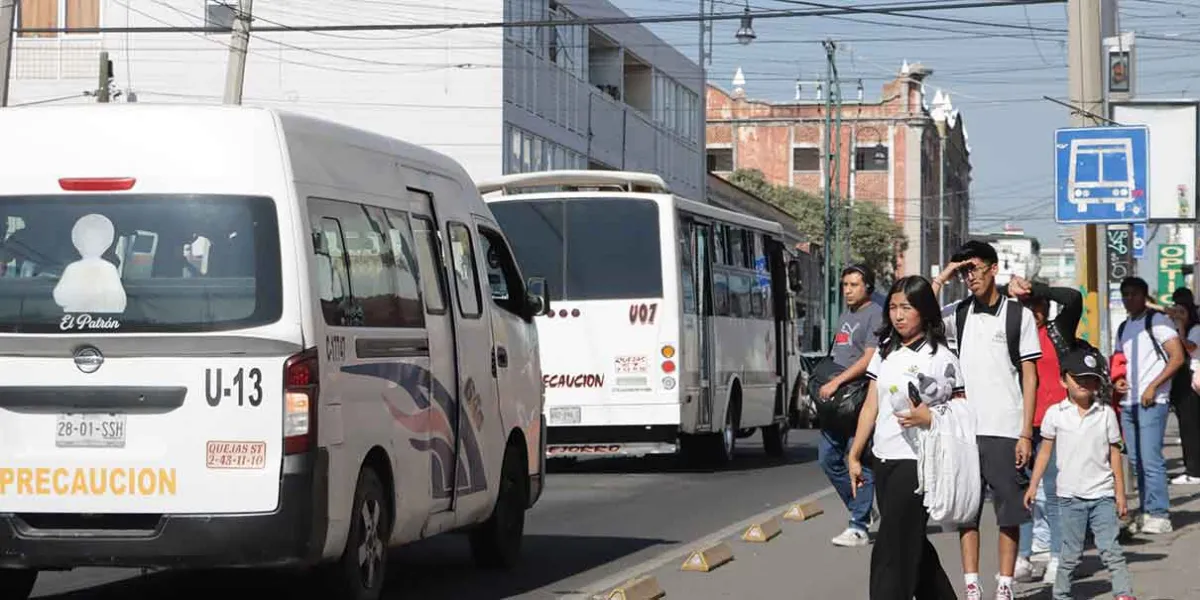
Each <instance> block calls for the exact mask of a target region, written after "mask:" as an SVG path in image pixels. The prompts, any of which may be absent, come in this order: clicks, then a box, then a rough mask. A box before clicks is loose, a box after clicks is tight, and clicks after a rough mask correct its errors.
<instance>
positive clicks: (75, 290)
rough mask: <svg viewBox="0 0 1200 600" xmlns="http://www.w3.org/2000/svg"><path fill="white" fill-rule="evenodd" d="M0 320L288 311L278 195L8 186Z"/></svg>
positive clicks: (270, 315) (201, 327)
mask: <svg viewBox="0 0 1200 600" xmlns="http://www.w3.org/2000/svg"><path fill="white" fill-rule="evenodd" d="M0 227H2V231H0V332H7V333H59V332H61V333H136V332H192V331H222V330H230V329H240V328H246V327H252V326H257V325H263V324H268V323H273V322H275V321H277V320H278V319H279V317H280V314H281V312H282V291H281V283H280V266H279V261H280V250H279V227H278V219H277V216H276V213H275V203H274V202H273V201H272V200H271V199H270V198H262V197H246V196H213V195H144V194H89V195H72V196H27V197H13V196H0Z"/></svg>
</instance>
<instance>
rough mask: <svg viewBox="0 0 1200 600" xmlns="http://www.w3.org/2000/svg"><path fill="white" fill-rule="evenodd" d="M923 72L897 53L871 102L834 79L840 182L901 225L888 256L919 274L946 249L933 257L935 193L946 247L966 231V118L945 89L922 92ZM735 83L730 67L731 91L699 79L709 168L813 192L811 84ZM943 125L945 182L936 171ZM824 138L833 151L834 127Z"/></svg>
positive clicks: (815, 137)
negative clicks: (763, 91) (756, 86)
mask: <svg viewBox="0 0 1200 600" xmlns="http://www.w3.org/2000/svg"><path fill="white" fill-rule="evenodd" d="M930 74H932V71H931V70H930V69H927V68H925V67H923V66H921V65H911V66H910V65H909V64H908V63H907V62H906V63H905V64H904V66H903V67H901V69H900V72H899V73H898V74H897V76H896V78H895V79H894V80H892V81H890V82H888V83H886V84H884V86H883V94H882V99H881V100H880V101H878V102H865V101H863V100H862V98H861V96H862V94H861V93H859V94H858V96H859V98H858V99H857V100H855V99H853V96H854V92H853V90H847V87H850V86H847V85H843V92H842V94H843V97H845V98H846V100H844V101H843V103H842V109H841V120H842V125H841V148H842V152H841V154H840V156H839V157H838V161H839V162H838V165H839V168H838V173H839V179H840V188H841V190H843V192H842V193H843V196H845V197H848V198H849V199H850V200H851V201H854V202H873V203H875V204H877V205H878V206H879V207H880V208H882V209H883V210H884V211H886V212H887V213H888V214H889V215H890V216H891V217H892V218H893V219H895V220H896V222H897V223H900V224H901V225H902V226H903V227H904V230H905V232H906V233H907V234H908V239H909V247H908V251H907V252H905V253H904V254H903V255H902V256H900V257H899V258H898V260H897V265H896V267H897V268H896V273H897V274H900V275H910V274H917V273H919V274H924V275H927V276H928V274H929V272H930V270H931V266H932V265H938V264H943V263H944V260H945V258H947V257H941V259H939V257H938V237H937V236H938V227H937V224H938V218H939V206H938V199H939V198H944V199H945V200H946V202H945V206H944V223H945V235H946V238H945V252H946V254H947V255H949V254H951V253H952V252H953V251H954V249H956V248H957V247H958V246H959V245H960V244H961V243H962V241H963V240H965V239H966V233H967V230H968V227H967V221H968V219H969V216H968V212H969V210H968V206H969V199H970V197H969V189H970V182H971V164H970V148H969V146H968V144H967V136H966V130H965V125H964V123H963V119H962V117H961V116H960V115H959V114H958V111H957V110H955V109H954V108H953V106H951V105H950V100H949V97H948V96H946V95H943V94H942V93H941V92H938V93H937V95H936V96H935V97H934V98H932V99H931V98H929V97H928V96H927V93H926V89H925V85H924V80H925V79H926V78H927V77H929V75H930ZM744 83H745V80H744V79H743V78H742V76H741V73H740V71H739V73H738V77H737V78H736V79H735V80H734V84H735V89H734V92H733V93H732V94H730V93H727V92H725V91H723V90H721V89H720V88H717V87H714V86H712V85H709V86H708V89H707V101H708V103H707V122H708V125H707V136H706V137H707V160H708V169H709V171H711V172H714V173H718V174H724V173H727V172H730V171H733V170H735V169H745V168H750V169H758V170H760V171H762V172H763V173H764V174H765V175H766V177H767V179H768V180H770V181H772V182H774V183H776V184H782V185H789V186H793V187H796V188H800V189H803V190H806V191H810V192H813V193H821V192H822V190H823V188H824V182H825V172H824V171H825V164H824V162H825V161H824V160H823V159H822V157H823V152H822V146H823V144H824V135H825V131H824V129H825V116H826V115H825V103H824V99H823V98H820V97H818V96H817V94H819V93H820V92H819V91H815V93H814V92H808V93H807V95H808V96H809V98H808V99H797V100H796V101H794V102H788V103H773V102H764V101H757V100H750V99H747V98H746V94H745V90H744V88H743V87H742V86H743V85H744ZM798 88H799V86H798ZM799 92H800V90H799V89H798V90H797V96H800V93H799ZM931 100H932V101H931ZM934 101H936V102H934ZM835 116H836V115H835ZM835 131H836V130H835ZM943 132H944V134H945V140H944V148H945V167H946V168H945V171H946V177H945V182H944V185H945V188H944V192H942V191H941V190H940V184H941V183H942V182H940V181H939V178H940V177H939V176H940V166H941V165H942V160H941V159H942V150H941V149H942V148H943V140H942V138H941V137H940V136H941V133H943ZM830 139H831V140H832V146H833V147H832V149H831V153H832V152H836V151H837V146H836V143H837V142H836V140H837V136H836V135H831V138H830ZM922 227H924V228H925V229H926V231H925V235H924V238H922V231H921V230H922ZM922 239H924V242H925V244H924V246H925V247H924V253H922V244H921V241H922ZM920 265H923V266H920Z"/></svg>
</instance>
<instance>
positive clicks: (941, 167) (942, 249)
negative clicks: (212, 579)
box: [936, 114, 949, 306]
mask: <svg viewBox="0 0 1200 600" xmlns="http://www.w3.org/2000/svg"><path fill="white" fill-rule="evenodd" d="M940 116H941V117H942V118H941V119H938V120H937V121H936V125H937V130H938V254H937V261H938V269H939V270H940V269H944V268H946V230H947V229H949V228H948V227H947V226H946V128H947V126H948V125H949V123H947V122H946V118H947V117H948V116H949V115H945V114H943V115H940ZM945 294H946V286H944V285H943V286H942V287H940V288H938V305H939V306H941V305H944V304H945V300H944V299H945Z"/></svg>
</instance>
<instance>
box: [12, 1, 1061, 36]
mask: <svg viewBox="0 0 1200 600" xmlns="http://www.w3.org/2000/svg"><path fill="white" fill-rule="evenodd" d="M1064 2H1065V0H1003V1H1000V2H997V1H995V0H992V1H968V2H945V3H942V4H928V3H916V4H913V3H907V4H892V5H884V6H872V7H870V8H853V9H851V8H846V7H837V8H829V9H816V10H762V11H749V12H748V13H737V12H729V13H717V14H709V15H700V14H698V13H688V14H677V15H654V16H646V17H600V18H583V19H549V20H548V19H540V20H532V21H475V22H471V21H467V22H458V23H372V24H359V25H349V24H347V25H338V24H329V25H295V26H293V25H264V26H252V27H251V28H250V31H251V33H283V32H292V33H319V32H339V31H419V30H428V29H447V30H451V29H503V28H524V27H562V26H564V25H647V24H655V23H696V22H700V21H736V20H739V19H741V18H743V17H744V16H746V15H747V14H748V15H749V16H751V17H753V18H755V19H782V18H789V17H824V16H830V15H844V14H851V13H853V14H862V13H869V14H878V15H900V14H905V13H913V12H924V11H942V10H963V9H969V8H999V7H1006V6H1024V5H1030V4H1034V5H1036V4H1062V3H1064ZM15 32H16V33H17V34H37V33H228V32H229V28H227V27H207V26H164V27H157V26H155V27H29V28H20V29H16V30H15Z"/></svg>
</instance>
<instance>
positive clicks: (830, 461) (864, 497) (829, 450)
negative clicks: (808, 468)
mask: <svg viewBox="0 0 1200 600" xmlns="http://www.w3.org/2000/svg"><path fill="white" fill-rule="evenodd" d="M853 444H854V438H853V437H849V438H843V437H841V436H839V435H838V434H836V433H831V432H829V431H825V430H821V437H820V438H819V439H818V440H817V460H818V462H820V463H821V470H823V471H825V476H826V477H828V478H829V483H831V484H833V488H834V489H835V490H837V493H838V496H841V498H842V504H845V505H846V508H847V509H849V510H850V526H851V527H853V528H855V529H858V530H859V531H863V532H866V531H867V529H868V528H869V527H870V525H871V504H872V502H873V501H874V499H875V477H874V475H873V474H872V473H871V469H869V468H867V467H866V466H865V465H864V466H863V479H864V480H865V483H864V484H863V487H862V489H860V490H858V496H857V497H856V496H854V494H853V493H852V492H851V490H850V485H851V484H850V470H849V468H848V467H847V466H846V455H847V454H848V453H849V452H850V446H852V445H853ZM862 458H863V462H864V463H865V462H866V461H867V459H868V458H869V457H867V456H863V457H862Z"/></svg>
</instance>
